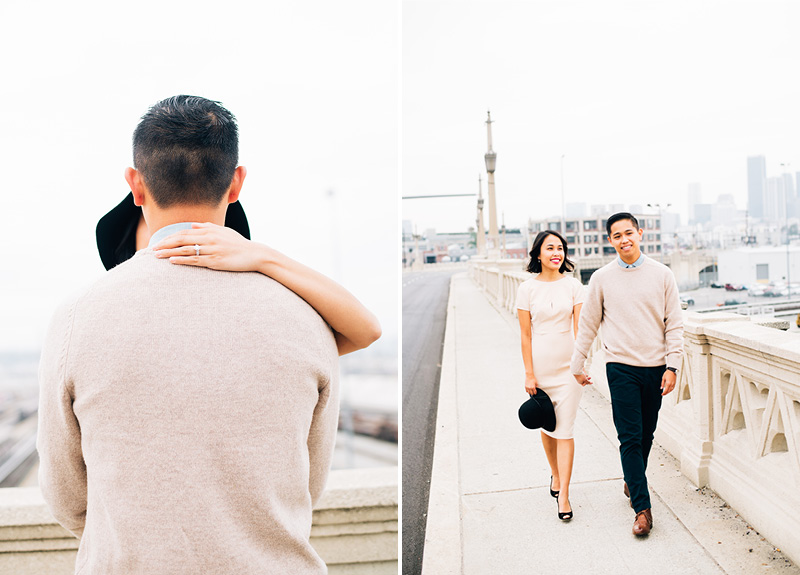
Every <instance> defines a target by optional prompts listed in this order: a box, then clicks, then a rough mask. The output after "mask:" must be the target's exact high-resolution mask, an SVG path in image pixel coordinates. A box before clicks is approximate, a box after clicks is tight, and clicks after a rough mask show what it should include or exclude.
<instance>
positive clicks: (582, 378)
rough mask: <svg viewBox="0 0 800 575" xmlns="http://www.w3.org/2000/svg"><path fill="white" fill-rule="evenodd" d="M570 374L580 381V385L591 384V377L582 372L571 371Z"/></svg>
mask: <svg viewBox="0 0 800 575" xmlns="http://www.w3.org/2000/svg"><path fill="white" fill-rule="evenodd" d="M572 376H573V377H574V378H575V379H576V380H577V382H578V383H580V384H581V385H582V386H586V385H591V384H592V378H591V377H589V376H588V375H586V372H584V373H573V374H572Z"/></svg>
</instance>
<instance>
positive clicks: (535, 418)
mask: <svg viewBox="0 0 800 575" xmlns="http://www.w3.org/2000/svg"><path fill="white" fill-rule="evenodd" d="M518 415H519V420H520V423H522V425H524V426H525V427H527V428H528V429H539V428H542V429H544V430H545V431H550V432H553V431H555V429H556V412H555V409H554V408H553V402H552V401H551V400H550V396H548V395H547V393H545V391H544V390H543V389H537V390H536V394H535V395H531V396H530V397H529V398H528V400H527V401H525V403H523V404H522V405H521V406H520V407H519V412H518Z"/></svg>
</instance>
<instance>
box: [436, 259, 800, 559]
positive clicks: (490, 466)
mask: <svg viewBox="0 0 800 575" xmlns="http://www.w3.org/2000/svg"><path fill="white" fill-rule="evenodd" d="M598 364H600V361H597V360H596V361H595V365H596V366H597V365H598ZM598 377H601V376H599V375H598V374H597V372H596V369H593V379H595V380H597V379H598ZM523 381H524V368H523V365H522V360H521V357H520V342H519V327H518V323H517V320H516V318H515V317H513V316H512V315H511V314H510V313H508V312H506V311H504V310H499V309H496V308H495V307H494V306H493V305H492V304H491V303H490V302H489V300H488V299H487V298H486V296H485V295H484V294H483V293H481V291H480V290H479V289H478V288H477V287H476V285H475V284H474V283H473V282H472V281H471V280H470V279H469V278H468V277H467V275H466V274H458V275H456V276H454V277H453V280H452V285H451V292H450V300H449V304H448V317H447V328H446V335H445V348H444V356H443V363H442V378H441V383H440V395H439V411H438V418H437V431H436V433H437V435H436V446H435V451H434V461H433V475H432V479H431V492H430V504H429V509H428V511H429V513H428V522H427V532H426V539H425V551H424V556H423V570H422V573H423V575H448V574H459V575H460V574H464V575H473V574H474V575H486V574H492V575H494V574H498V575H501V574H502V575H505V574H510V575H513V574H530V573H543V574H544V573H550V574H554V575H555V574H559V575H561V574H573V573H575V574H581V575H587V574H592V575H593V574H604V573H608V574H615V575H616V574H627V573H631V574H633V573H637V574H638V573H648V574H649V575H659V574H662V573H663V574H670V575H676V574H678V575H680V574H703V575H705V574H719V575H721V574H728V575H734V574H736V575H739V574H741V575H745V574H746V575H752V574H755V573H781V574H800V568H798V567H796V566H794V565H793V564H792V563H791V562H790V561H789V560H788V559H787V557H785V556H784V555H783V554H782V553H781V552H780V550H777V549H776V548H775V547H773V546H772V545H771V544H770V543H769V542H768V541H766V540H764V539H762V537H761V536H760V535H759V534H758V533H757V532H756V531H755V530H754V529H752V528H751V527H749V526H748V525H747V523H746V522H744V520H742V519H741V518H739V517H738V515H736V513H735V511H733V510H732V509H730V508H729V507H728V506H727V505H726V504H725V502H724V501H722V500H721V499H720V498H718V497H717V496H716V495H715V494H714V493H713V492H711V491H710V490H708V489H702V490H697V489H696V488H695V487H694V485H692V484H691V483H690V482H689V481H688V479H686V478H685V477H683V476H682V475H681V474H680V471H679V468H678V463H677V462H676V461H675V459H674V458H672V457H671V456H670V455H669V454H668V453H667V452H666V451H665V450H664V449H663V448H661V447H660V446H658V445H655V446H654V448H653V451H652V453H651V456H650V463H649V468H648V478H649V480H650V489H651V500H652V502H653V518H654V528H653V531H652V533H651V534H650V536H649V537H647V538H642V539H640V538H636V537H634V536H633V535H632V534H631V526H632V524H633V519H634V513H633V511H632V510H631V509H630V507H629V506H628V500H627V499H626V498H625V496H624V495H623V493H622V470H621V466H620V462H619V452H618V443H617V439H616V432H615V430H614V424H613V422H612V419H611V406H610V404H609V402H608V400H607V399H606V398H605V397H604V396H603V395H602V394H601V393H600V392H599V391H598V390H597V389H595V388H592V387H589V388H587V389H586V392H585V394H584V397H583V400H582V402H581V408H580V410H579V413H578V419H577V421H576V430H575V433H576V439H575V444H576V454H575V469H574V473H573V482H572V488H571V494H570V500H571V501H570V503H571V504H572V508H573V510H574V512H575V518H574V519H573V520H572V521H571V522H569V523H564V522H562V521H559V519H558V517H557V516H556V511H557V507H556V501H555V499H553V498H552V497H550V495H549V493H548V482H549V477H550V471H549V466H548V465H547V460H546V458H545V456H544V452H543V451H542V447H541V442H540V440H539V432H538V431H530V430H527V429H525V428H524V427H522V425H521V424H520V423H519V420H518V419H517V408H518V407H519V405H520V404H521V403H522V402H523V401H524V400H525V399H526V397H527V396H526V395H525V391H524V389H523V385H522V384H523ZM598 387H599V386H598Z"/></svg>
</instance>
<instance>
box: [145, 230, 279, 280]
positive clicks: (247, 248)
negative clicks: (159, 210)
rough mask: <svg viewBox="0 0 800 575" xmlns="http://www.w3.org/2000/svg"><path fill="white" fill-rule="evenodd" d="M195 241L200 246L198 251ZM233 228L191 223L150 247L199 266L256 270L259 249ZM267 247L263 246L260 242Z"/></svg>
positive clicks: (174, 259)
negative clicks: (188, 227)
mask: <svg viewBox="0 0 800 575" xmlns="http://www.w3.org/2000/svg"><path fill="white" fill-rule="evenodd" d="M195 245H198V246H200V255H199V256H198V255H197V252H196V250H195V247H194V246H195ZM256 246H260V244H255V243H253V242H251V241H250V240H248V239H246V238H244V237H243V236H241V235H240V234H239V233H237V232H236V231H234V230H232V229H230V228H226V227H225V226H218V225H216V224H211V223H204V224H192V229H190V230H181V231H179V232H176V233H174V234H172V235H171V236H168V237H166V238H165V239H163V240H162V241H160V242H159V243H158V244H156V245H155V246H154V247H153V249H154V250H156V252H155V256H156V257H157V258H169V261H170V262H171V263H173V264H181V265H189V266H200V267H205V268H211V269H214V270H225V271H232V272H247V271H256V270H257V268H258V254H259V250H256V249H254V248H255V247H256ZM260 247H263V248H266V246H260Z"/></svg>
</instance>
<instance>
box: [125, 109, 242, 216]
mask: <svg viewBox="0 0 800 575" xmlns="http://www.w3.org/2000/svg"><path fill="white" fill-rule="evenodd" d="M238 163H239V133H238V128H237V126H236V118H235V117H234V116H233V114H231V113H230V112H229V111H228V110H226V109H225V108H223V107H222V106H220V105H219V102H215V101H212V100H208V99H206V98H201V97H198V96H184V95H181V96H173V97H172V98H167V99H166V100H162V101H160V102H158V103H157V104H155V105H154V106H153V107H152V108H150V110H148V112H147V113H146V114H145V115H144V116H142V121H141V122H140V123H139V125H138V126H137V127H136V130H135V131H134V132H133V165H134V167H135V168H136V169H137V170H138V171H139V172H140V173H141V175H142V177H143V178H144V182H145V184H146V185H147V189H148V190H149V191H150V194H151V195H152V197H153V200H154V201H155V203H156V205H158V206H159V207H160V208H169V207H172V206H176V205H198V204H200V205H206V206H216V205H218V204H219V203H220V201H221V200H222V198H223V196H224V195H225V192H227V190H228V188H229V187H230V185H231V180H232V179H233V174H234V171H235V170H236V166H237V164H238Z"/></svg>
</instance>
